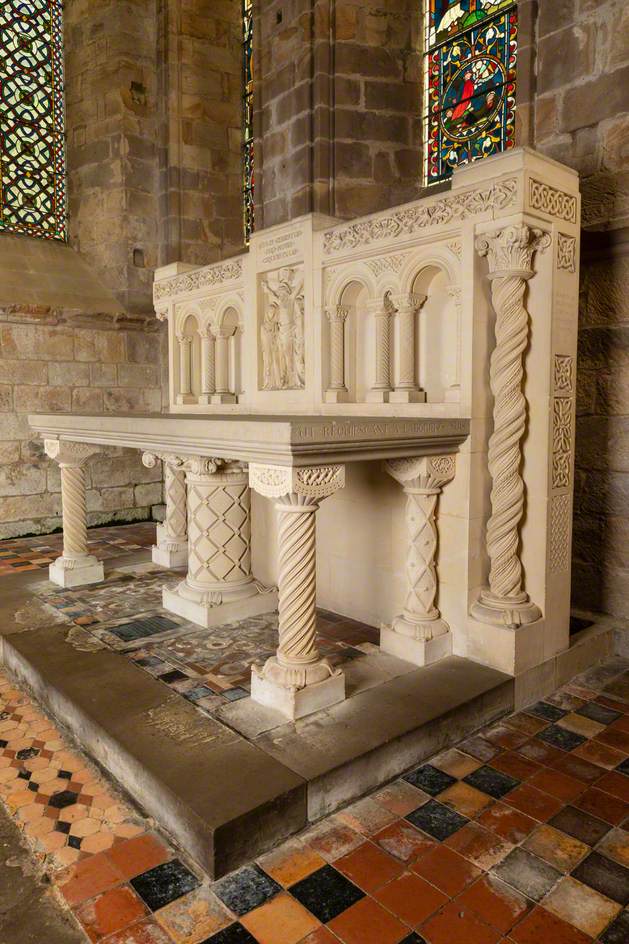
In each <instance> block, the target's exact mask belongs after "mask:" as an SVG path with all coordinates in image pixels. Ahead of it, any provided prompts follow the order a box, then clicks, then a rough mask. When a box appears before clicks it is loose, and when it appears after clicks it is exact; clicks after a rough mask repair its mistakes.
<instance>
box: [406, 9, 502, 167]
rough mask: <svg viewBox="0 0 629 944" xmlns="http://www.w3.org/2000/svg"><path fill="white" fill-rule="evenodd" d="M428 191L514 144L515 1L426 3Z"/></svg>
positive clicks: (425, 62) (425, 57)
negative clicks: (466, 166) (460, 168)
mask: <svg viewBox="0 0 629 944" xmlns="http://www.w3.org/2000/svg"><path fill="white" fill-rule="evenodd" d="M425 4H426V6H425V10H424V13H425V18H426V20H425V22H426V49H425V56H424V72H425V97H426V113H425V117H424V127H425V178H426V183H428V184H431V183H436V182H438V181H442V180H446V179H447V178H448V177H449V176H450V175H451V174H452V171H453V170H454V168H455V167H458V166H460V165H461V164H467V163H469V162H470V161H475V160H478V159H479V158H482V157H488V156H489V155H490V154H497V153H498V152H500V151H504V150H506V149H507V148H510V147H513V145H514V143H515V78H516V54H517V11H516V7H515V5H514V3H513V0H458V2H452V0H425Z"/></svg>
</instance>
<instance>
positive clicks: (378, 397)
mask: <svg viewBox="0 0 629 944" xmlns="http://www.w3.org/2000/svg"><path fill="white" fill-rule="evenodd" d="M391 392H392V391H391V390H368V391H367V395H366V397H365V401H366V402H367V403H388V402H389V396H390V394H391Z"/></svg>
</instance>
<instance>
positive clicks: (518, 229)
mask: <svg viewBox="0 0 629 944" xmlns="http://www.w3.org/2000/svg"><path fill="white" fill-rule="evenodd" d="M550 243H551V238H550V234H549V233H545V232H544V231H543V230H541V229H532V228H531V227H529V226H526V225H525V224H521V225H519V226H506V227H504V229H500V230H498V231H497V232H495V233H485V234H484V235H483V236H479V237H478V238H477V240H476V250H477V252H478V253H479V255H481V256H487V261H488V263H489V278H490V279H498V278H505V277H507V276H517V277H519V278H522V279H528V278H530V277H531V276H532V274H533V269H532V264H533V254H534V253H535V252H536V251H537V250H540V251H543V250H544V249H547V248H548V246H550Z"/></svg>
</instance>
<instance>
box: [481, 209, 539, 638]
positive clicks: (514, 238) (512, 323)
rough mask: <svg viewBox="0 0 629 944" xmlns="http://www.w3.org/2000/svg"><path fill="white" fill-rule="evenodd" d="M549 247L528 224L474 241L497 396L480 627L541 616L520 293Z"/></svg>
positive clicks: (492, 383)
mask: <svg viewBox="0 0 629 944" xmlns="http://www.w3.org/2000/svg"><path fill="white" fill-rule="evenodd" d="M548 245H550V236H549V235H548V234H547V233H544V232H542V230H538V229H531V228H529V227H528V226H525V225H521V226H508V227H506V228H505V229H502V230H498V231H497V232H495V233H493V234H489V235H486V236H481V237H479V238H478V240H477V242H476V248H477V251H478V252H479V253H480V255H482V256H487V258H488V261H489V279H490V280H491V296H492V305H493V308H494V311H495V313H496V327H495V333H496V346H495V348H494V350H493V351H492V354H491V361H490V375H489V378H490V387H491V392H492V394H493V396H494V411H493V420H494V428H493V432H492V434H491V436H490V439H489V449H488V455H487V463H488V466H489V473H490V475H491V481H492V485H491V515H490V518H489V521H488V522H487V532H486V544H487V554H488V556H489V559H490V570H489V581H488V583H489V586H488V587H486V588H484V589H483V590H481V593H480V596H479V599H478V600H477V601H476V603H474V604H473V605H472V607H471V614H472V616H473V617H474V618H475V619H477V620H479V621H480V622H482V623H490V624H492V625H495V626H506V627H510V628H516V627H518V626H521V625H524V624H527V623H534V622H535V621H536V620H538V619H539V618H540V617H541V615H542V614H541V610H540V609H539V607H538V606H536V605H535V603H533V602H532V601H531V600H530V599H529V596H528V594H527V593H526V592H525V590H524V587H523V582H524V575H523V572H522V562H521V560H520V554H519V551H520V523H521V521H522V516H523V514H524V502H525V488H524V481H523V479H522V476H521V475H520V467H521V465H522V437H523V436H524V433H525V430H526V421H527V403H526V399H525V397H524V392H523V378H524V364H523V358H524V352H525V350H526V347H527V345H528V339H529V313H528V311H527V309H526V306H525V304H524V293H525V291H526V283H527V280H528V279H530V278H531V276H532V275H533V270H532V262H533V255H534V253H535V252H536V251H537V250H544V249H545V248H546V247H547V246H548Z"/></svg>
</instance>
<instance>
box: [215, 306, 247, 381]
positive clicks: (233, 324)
mask: <svg viewBox="0 0 629 944" xmlns="http://www.w3.org/2000/svg"><path fill="white" fill-rule="evenodd" d="M217 323H218V326H219V328H220V329H221V330H222V331H224V332H225V334H226V335H227V338H228V340H227V387H228V391H227V392H228V393H231V394H234V395H235V396H238V394H239V393H241V392H242V364H241V356H242V352H241V337H242V329H241V324H240V314H239V312H238V309H237V308H236V306H235V305H233V304H228V305H227V306H226V307H225V308H224V309H223V310H222V312H221V313H220V314H219V317H218V321H217Z"/></svg>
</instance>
